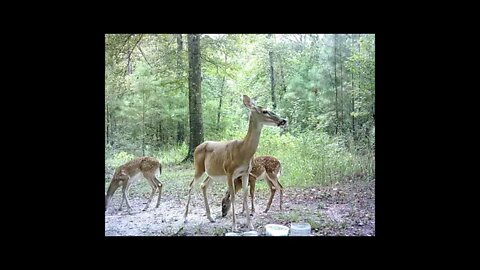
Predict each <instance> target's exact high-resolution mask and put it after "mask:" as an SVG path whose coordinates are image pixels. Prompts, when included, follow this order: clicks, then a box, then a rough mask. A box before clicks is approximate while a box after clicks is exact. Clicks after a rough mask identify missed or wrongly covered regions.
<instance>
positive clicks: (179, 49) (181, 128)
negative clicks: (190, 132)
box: [176, 34, 185, 143]
mask: <svg viewBox="0 0 480 270" xmlns="http://www.w3.org/2000/svg"><path fill="white" fill-rule="evenodd" d="M176 37H177V81H178V82H179V85H182V86H183V83H182V82H183V80H182V73H183V61H182V52H183V40H182V34H177V35H176ZM184 134H185V126H184V123H183V119H179V120H177V143H182V142H183V141H184V139H185V135H184Z"/></svg>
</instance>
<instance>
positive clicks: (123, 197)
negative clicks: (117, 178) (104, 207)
mask: <svg viewBox="0 0 480 270" xmlns="http://www.w3.org/2000/svg"><path fill="white" fill-rule="evenodd" d="M126 188H127V185H126V183H123V185H122V201H121V202H120V207H119V208H118V211H122V206H123V201H124V200H125V190H126Z"/></svg>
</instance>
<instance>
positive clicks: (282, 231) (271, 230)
mask: <svg viewBox="0 0 480 270" xmlns="http://www.w3.org/2000/svg"><path fill="white" fill-rule="evenodd" d="M265 230H266V235H267V236H288V231H289V229H288V227H287V226H283V225H278V224H267V225H266V226H265Z"/></svg>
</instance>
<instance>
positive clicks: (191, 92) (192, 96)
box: [184, 34, 203, 161]
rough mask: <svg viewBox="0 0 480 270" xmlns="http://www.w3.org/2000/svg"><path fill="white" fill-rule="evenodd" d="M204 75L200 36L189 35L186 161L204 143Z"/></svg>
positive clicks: (190, 158) (191, 157)
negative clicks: (187, 142) (188, 119)
mask: <svg viewBox="0 0 480 270" xmlns="http://www.w3.org/2000/svg"><path fill="white" fill-rule="evenodd" d="M201 80H202V73H201V63H200V35H199V34H188V110H189V115H190V143H189V146H188V154H187V157H185V159H184V161H187V160H192V159H193V151H194V150H195V147H197V146H198V145H199V144H201V143H202V142H203V119H202V92H201V90H202V87H201Z"/></svg>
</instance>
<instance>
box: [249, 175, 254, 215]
mask: <svg viewBox="0 0 480 270" xmlns="http://www.w3.org/2000/svg"><path fill="white" fill-rule="evenodd" d="M248 181H249V184H250V199H251V200H252V215H253V213H255V206H254V205H253V200H254V198H255V178H253V177H252V176H249V177H248Z"/></svg>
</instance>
